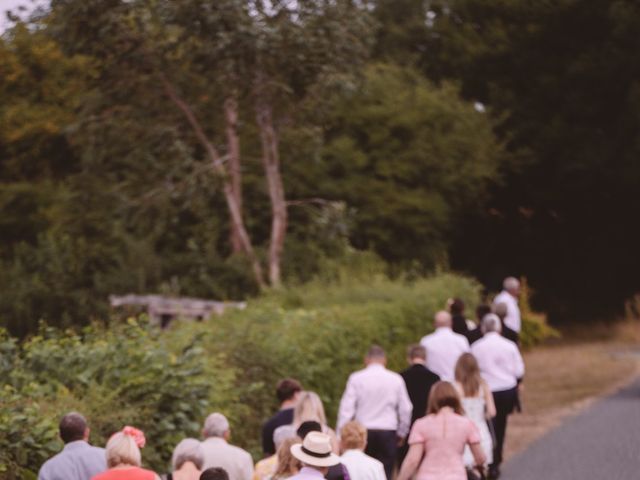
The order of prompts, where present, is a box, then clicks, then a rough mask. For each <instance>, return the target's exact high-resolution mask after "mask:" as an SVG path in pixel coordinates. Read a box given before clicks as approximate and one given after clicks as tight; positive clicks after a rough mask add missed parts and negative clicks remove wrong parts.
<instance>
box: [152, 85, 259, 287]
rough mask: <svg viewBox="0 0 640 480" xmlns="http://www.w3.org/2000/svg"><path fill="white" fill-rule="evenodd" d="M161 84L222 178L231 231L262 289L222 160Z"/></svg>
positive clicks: (172, 91)
mask: <svg viewBox="0 0 640 480" xmlns="http://www.w3.org/2000/svg"><path fill="white" fill-rule="evenodd" d="M162 82H163V85H164V89H165V93H166V94H167V96H168V97H169V98H170V99H171V101H172V102H173V103H174V104H175V105H176V107H178V109H179V110H180V111H181V112H182V113H183V115H184V116H185V118H186V119H187V121H188V122H189V125H191V128H192V129H193V132H194V133H195V135H196V137H197V138H198V141H199V142H200V144H201V145H202V147H203V148H204V149H205V151H206V152H207V156H208V158H209V160H210V161H211V164H212V166H213V169H214V171H215V172H216V173H217V174H218V175H219V176H220V177H221V178H222V181H223V191H224V198H225V200H226V203H227V208H228V210H229V216H230V218H231V229H232V231H235V232H236V234H237V236H238V239H239V241H240V244H241V245H242V250H243V251H244V253H245V254H246V255H247V258H248V259H249V261H250V262H251V266H252V268H253V273H254V276H255V279H256V282H257V283H258V285H259V286H260V288H264V287H265V283H264V276H263V274H262V267H261V266H260V261H259V260H258V257H257V256H256V253H255V251H254V250H253V245H252V244H251V238H250V237H249V233H248V232H247V229H246V228H245V225H244V220H243V218H242V211H241V209H240V205H238V202H237V201H236V196H235V193H234V189H233V185H232V182H231V180H230V178H229V176H228V175H227V172H226V169H225V168H224V164H223V162H222V158H221V157H220V155H219V153H218V151H217V150H216V148H215V146H214V145H213V143H211V142H210V141H209V139H208V138H207V135H206V134H205V133H204V130H203V128H202V126H201V125H200V122H198V119H197V118H196V116H195V114H194V112H193V110H192V109H191V107H190V106H189V104H187V103H186V102H185V101H184V100H182V98H180V96H179V95H178V93H177V92H176V89H175V87H174V86H173V85H172V84H171V83H170V82H169V81H168V80H167V79H166V78H164V77H163V78H162Z"/></svg>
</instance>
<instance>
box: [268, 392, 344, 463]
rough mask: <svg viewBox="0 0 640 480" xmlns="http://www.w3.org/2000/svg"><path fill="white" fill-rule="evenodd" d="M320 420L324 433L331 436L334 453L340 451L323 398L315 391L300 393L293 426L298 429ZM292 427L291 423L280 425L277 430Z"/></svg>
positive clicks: (294, 411)
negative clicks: (329, 423)
mask: <svg viewBox="0 0 640 480" xmlns="http://www.w3.org/2000/svg"><path fill="white" fill-rule="evenodd" d="M310 421H311V422H318V423H319V424H320V426H321V427H322V433H325V434H327V435H329V437H331V448H332V450H333V452H334V453H338V451H339V445H338V438H337V437H336V432H334V431H333V430H332V429H331V428H329V426H328V425H327V416H326V415H325V413H324V406H323V405H322V400H320V397H319V396H318V394H317V393H315V392H310V391H304V392H301V393H300V396H299V397H298V401H297V402H296V405H295V407H294V408H293V423H292V425H293V428H294V429H296V430H297V429H298V427H299V426H300V425H302V424H303V423H304V422H310ZM281 428H286V429H289V428H291V427H290V426H289V425H283V426H282V427H278V428H277V429H276V432H277V431H278V430H279V429H281ZM275 435H276V433H275V432H274V436H275Z"/></svg>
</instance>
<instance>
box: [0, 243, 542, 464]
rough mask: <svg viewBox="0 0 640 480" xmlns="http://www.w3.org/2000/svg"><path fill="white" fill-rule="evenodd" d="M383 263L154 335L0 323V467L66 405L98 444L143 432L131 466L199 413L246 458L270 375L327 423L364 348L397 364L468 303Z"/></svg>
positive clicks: (455, 285)
mask: <svg viewBox="0 0 640 480" xmlns="http://www.w3.org/2000/svg"><path fill="white" fill-rule="evenodd" d="M385 270H386V265H385V264H384V263H383V262H381V261H380V260H379V259H377V258H376V257H375V256H373V255H371V254H351V255H348V256H347V257H345V261H344V262H343V263H341V264H335V265H333V268H331V267H330V266H327V268H326V269H325V272H326V273H325V274H323V275H321V276H318V277H317V278H316V279H315V280H314V281H312V282H310V283H308V284H306V285H304V286H300V287H296V288H288V289H282V290H278V291H272V292H270V293H268V294H267V295H264V296H263V297H261V298H259V299H257V300H255V301H252V302H251V303H250V305H249V307H248V308H247V309H246V310H243V311H235V312H230V313H228V314H225V315H223V316H221V317H214V318H211V319H209V320H207V321H204V322H184V323H183V322H175V324H174V325H173V326H172V328H170V329H169V330H167V331H164V332H159V331H157V330H155V329H153V328H148V327H146V326H144V325H143V324H139V323H138V322H136V321H133V320H129V321H128V322H127V323H124V324H113V325H111V326H110V327H109V328H105V327H101V326H92V327H87V328H85V329H84V330H83V331H82V332H81V333H79V334H77V333H73V332H71V331H67V332H63V331H60V330H56V329H51V328H44V327H42V328H41V331H40V334H39V335H38V336H35V337H32V338H31V339H29V340H28V341H26V342H24V343H22V344H18V343H17V342H16V340H14V339H12V338H11V337H9V336H7V335H6V334H5V333H3V334H2V337H0V353H1V356H0V378H1V379H2V385H0V388H1V390H0V392H2V396H1V397H0V452H2V453H1V454H0V469H2V468H4V469H5V471H15V469H16V468H18V467H22V468H27V469H30V470H31V471H33V472H35V471H36V470H37V469H38V468H39V466H40V465H41V464H42V462H43V461H44V459H46V458H47V457H49V456H50V455H52V454H53V453H54V452H56V451H58V450H59V448H60V447H61V445H60V443H59V441H58V440H57V439H56V424H57V421H58V418H59V416H60V415H62V414H63V413H65V412H67V411H69V410H78V411H81V412H82V413H84V414H85V415H86V416H87V417H88V418H89V419H90V421H91V428H92V440H93V442H94V443H96V444H98V445H103V444H104V443H105V442H106V440H107V438H108V437H109V435H110V434H111V433H113V432H114V431H116V430H117V429H119V428H121V427H122V426H123V425H125V424H133V425H135V426H138V427H140V428H142V429H143V430H144V431H145V432H146V434H147V438H148V446H147V447H145V450H144V451H143V458H144V462H145V463H146V464H147V465H149V466H150V467H152V468H154V469H156V470H158V471H164V470H165V468H166V466H167V462H168V460H169V457H170V454H171V451H172V448H173V447H174V446H175V445H176V444H177V442H178V441H179V440H180V439H181V438H183V437H184V436H196V437H197V436H198V432H199V429H200V426H201V422H202V421H203V420H204V418H205V416H206V415H207V414H208V413H210V412H212V411H221V412H223V413H224V414H225V415H227V416H228V417H229V418H230V421H231V425H232V429H233V438H234V442H236V443H237V444H239V445H241V446H242V447H244V448H248V449H249V450H250V451H252V452H253V453H254V454H255V456H256V458H258V457H259V455H260V444H259V432H260V428H261V425H262V422H263V421H264V420H265V419H266V418H268V417H269V416H270V415H271V414H272V413H273V411H274V410H275V409H276V408H277V404H276V399H275V395H274V394H273V388H274V385H275V384H276V382H277V381H278V380H279V379H280V378H283V377H289V376H291V377H295V378H298V379H299V380H300V381H301V382H302V383H303V385H304V386H305V388H307V389H311V390H314V391H316V392H318V394H319V395H320V396H321V398H322V399H323V401H324V404H325V409H326V413H327V418H328V421H329V422H330V423H331V424H333V423H334V421H335V418H336V413H337V407H338V403H339V400H340V396H341V394H342V392H343V389H344V386H345V382H346V380H347V377H348V375H349V374H350V373H351V372H352V371H354V370H356V369H358V368H360V367H361V365H362V361H363V356H364V353H365V352H366V350H367V348H368V347H369V346H370V345H371V344H373V343H377V344H379V345H381V346H382V347H383V348H385V350H386V351H387V353H388V356H389V366H390V368H392V369H394V370H401V369H403V368H404V367H405V362H406V360H405V355H406V347H407V346H408V345H409V344H411V343H415V342H417V341H419V340H420V338H421V337H422V336H423V335H425V334H427V333H429V332H430V331H431V330H432V318H433V315H434V313H435V312H436V311H438V310H440V309H442V308H443V307H444V306H445V305H446V301H447V299H448V298H450V297H451V296H455V297H459V298H462V299H464V300H465V302H466V303H467V305H468V306H469V308H470V309H472V308H474V307H475V306H476V304H477V302H478V301H479V300H480V290H481V287H480V285H479V284H478V283H477V282H476V281H475V280H473V279H470V278H467V277H462V276H459V275H454V274H450V273H447V274H440V275H436V276H432V277H428V278H416V279H413V280H410V279H403V278H399V279H395V280H392V279H390V278H389V277H388V276H387V275H386V274H385ZM523 314H524V315H523V321H524V327H523V331H524V333H523V342H524V343H525V345H532V344H534V343H537V342H540V341H542V340H543V339H544V338H546V337H547V336H549V335H550V334H553V331H552V330H551V329H549V327H547V326H546V324H545V322H544V319H543V318H542V317H540V316H538V317H535V318H534V317H533V316H532V315H530V314H529V310H528V309H527V308H526V301H525V302H524V303H523ZM3 442H4V443H3ZM0 471H2V470H0Z"/></svg>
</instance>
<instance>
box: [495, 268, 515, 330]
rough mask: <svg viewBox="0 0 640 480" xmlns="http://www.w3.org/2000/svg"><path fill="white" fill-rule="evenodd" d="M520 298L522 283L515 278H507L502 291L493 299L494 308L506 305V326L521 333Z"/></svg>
mask: <svg viewBox="0 0 640 480" xmlns="http://www.w3.org/2000/svg"><path fill="white" fill-rule="evenodd" d="M519 296H520V281H519V280H518V279H517V278H515V277H507V278H505V279H504V282H502V291H501V292H500V293H499V294H498V295H496V298H494V299H493V305H494V307H495V306H496V305H499V304H501V303H504V304H505V305H506V308H507V314H506V315H505V317H504V324H505V325H506V326H507V327H509V328H511V329H512V330H515V332H516V333H520V330H521V328H522V326H521V323H522V321H521V319H520V307H519V306H518V297H519Z"/></svg>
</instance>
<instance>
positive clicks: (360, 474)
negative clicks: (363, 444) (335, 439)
mask: <svg viewBox="0 0 640 480" xmlns="http://www.w3.org/2000/svg"><path fill="white" fill-rule="evenodd" d="M340 458H341V459H342V464H343V465H344V466H345V467H347V472H349V478H350V479H351V480H387V474H386V473H384V465H382V462H381V461H380V460H376V459H375V458H373V457H370V456H369V455H367V454H366V453H364V452H363V451H362V450H347V451H346V452H344V453H343V454H342V456H341V457H340Z"/></svg>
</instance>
